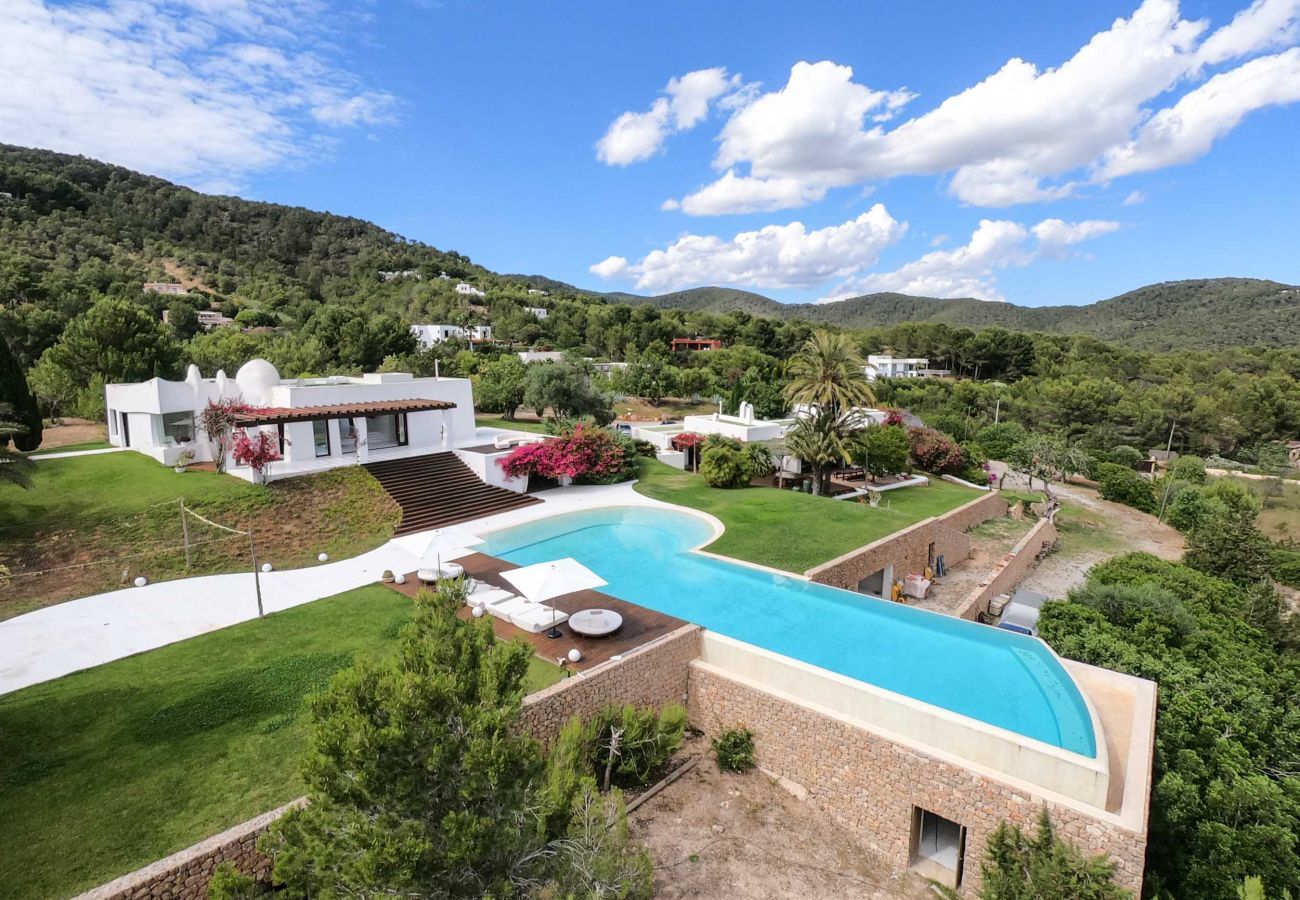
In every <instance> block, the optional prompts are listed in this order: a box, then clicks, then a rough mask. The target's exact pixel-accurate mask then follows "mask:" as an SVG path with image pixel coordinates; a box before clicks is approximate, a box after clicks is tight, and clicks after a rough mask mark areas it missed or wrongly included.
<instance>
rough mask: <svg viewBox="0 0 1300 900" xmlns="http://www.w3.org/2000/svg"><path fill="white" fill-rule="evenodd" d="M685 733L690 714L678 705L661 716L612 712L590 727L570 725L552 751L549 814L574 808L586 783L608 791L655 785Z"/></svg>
mask: <svg viewBox="0 0 1300 900" xmlns="http://www.w3.org/2000/svg"><path fill="white" fill-rule="evenodd" d="M685 733H686V710H685V709H683V708H682V707H680V706H678V705H676V704H669V705H668V706H665V707H664V708H663V709H662V710H661V711H659V712H656V711H655V710H653V709H637V708H636V707H634V706H632V705H631V704H629V705H627V706H623V707H618V706H609V707H606V708H605V709H603V710H601V711H600V712H599V713H597V714H596V715H595V717H594V718H592V719H591V720H589V721H587V722H585V723H584V722H582V721H581V720H579V719H578V718H577V717H574V718H572V719H570V720H569V721H568V722H567V723H566V724H565V726H564V728H563V729H562V730H561V731H560V736H559V738H558V739H557V740H556V743H555V747H554V748H553V749H552V751H551V760H552V761H551V765H550V767H549V771H548V776H547V787H546V796H547V803H546V806H547V809H548V810H552V809H557V808H561V807H563V806H565V804H566V802H571V801H572V798H573V797H574V796H576V793H577V790H578V786H579V782H580V779H582V778H593V777H594V778H595V779H596V781H597V782H598V783H599V784H601V785H602V786H603V787H604V788H606V789H608V788H609V787H610V786H617V787H622V788H628V787H644V786H645V785H648V784H650V783H651V782H652V781H653V780H654V779H655V778H657V777H659V775H660V774H662V773H663V771H664V770H665V769H667V768H668V761H669V760H670V759H671V758H672V755H673V754H674V753H676V752H677V750H678V749H679V748H680V747H681V745H682V737H683V735H684V734H685ZM616 736H617V737H616Z"/></svg>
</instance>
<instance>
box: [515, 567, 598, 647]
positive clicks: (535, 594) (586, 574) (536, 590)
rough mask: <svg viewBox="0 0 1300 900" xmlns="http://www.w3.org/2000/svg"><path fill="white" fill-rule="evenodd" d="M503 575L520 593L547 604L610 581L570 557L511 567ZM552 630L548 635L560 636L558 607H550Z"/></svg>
mask: <svg viewBox="0 0 1300 900" xmlns="http://www.w3.org/2000/svg"><path fill="white" fill-rule="evenodd" d="M501 577H502V578H504V579H505V580H506V581H508V582H510V583H511V584H512V585H514V587H515V589H516V590H518V591H519V593H521V594H523V595H524V596H525V597H527V598H528V599H529V600H532V601H534V602H535V603H545V602H546V601H547V600H551V599H553V598H555V597H562V596H564V595H565V594H572V593H575V592H577V591H588V590H592V589H594V588H598V587H604V586H605V585H607V584H609V582H608V581H606V580H605V579H603V578H601V577H600V576H599V575H597V574H596V573H595V572H593V571H591V569H588V568H587V567H586V566H584V565H583V564H582V563H580V562H578V561H577V560H576V559H574V558H573V557H571V556H566V557H564V558H563V559H556V560H552V561H551V562H544V563H536V564H534V565H531V566H524V567H523V568H521V569H509V570H508V571H505V572H502V573H501ZM551 612H552V618H551V630H550V631H548V632H546V636H547V637H551V638H557V637H560V629H558V628H556V627H555V608H554V606H552V607H551Z"/></svg>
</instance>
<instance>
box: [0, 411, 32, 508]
mask: <svg viewBox="0 0 1300 900" xmlns="http://www.w3.org/2000/svg"><path fill="white" fill-rule="evenodd" d="M12 420H13V408H12V407H11V406H9V404H7V403H0V484H10V485H14V486H16V487H20V488H24V489H26V488H30V487H31V486H32V471H33V470H34V469H35V468H36V467H35V466H34V465H33V464H32V461H31V460H30V459H28V458H27V457H25V456H23V455H22V454H21V453H18V452H16V451H14V450H10V449H9V447H8V443H9V440H10V439H13V438H18V437H21V436H22V435H24V434H26V432H27V428H26V426H24V425H21V424H19V423H18V422H15V421H12Z"/></svg>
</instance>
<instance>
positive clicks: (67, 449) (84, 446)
mask: <svg viewBox="0 0 1300 900" xmlns="http://www.w3.org/2000/svg"><path fill="white" fill-rule="evenodd" d="M111 446H113V445H112V444H110V443H109V442H108V441H82V442H81V443H79V444H64V445H63V446H61V447H44V448H42V449H40V450H33V451H32V452H31V453H29V454H28V455H29V456H44V455H45V454H47V453H72V452H75V451H77V450H107V449H108V448H109V447H111Z"/></svg>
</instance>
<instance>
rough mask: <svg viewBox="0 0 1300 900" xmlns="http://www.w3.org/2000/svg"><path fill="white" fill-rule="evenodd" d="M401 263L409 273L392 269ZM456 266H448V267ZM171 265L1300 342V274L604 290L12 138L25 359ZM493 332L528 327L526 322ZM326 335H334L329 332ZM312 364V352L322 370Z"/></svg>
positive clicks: (308, 313) (7, 239)
mask: <svg viewBox="0 0 1300 900" xmlns="http://www.w3.org/2000/svg"><path fill="white" fill-rule="evenodd" d="M3 195H9V197H7V198H6V197H5V196H3ZM394 272H395V273H409V277H396V278H391V279H389V280H384V279H383V277H382V275H381V273H394ZM444 273H445V274H446V275H448V279H438V276H439V275H440V274H444ZM461 279H465V280H468V281H471V282H472V283H474V284H475V285H476V286H477V287H478V288H479V289H480V290H483V291H484V292H485V294H486V300H485V301H483V303H484V304H486V306H490V307H491V312H490V314H489V313H488V312H487V311H486V307H484V308H482V309H479V310H475V309H473V304H472V303H471V302H470V301H468V300H467V299H466V298H465V297H464V296H457V295H454V294H453V293H452V285H453V284H454V283H455V282H456V281H458V280H461ZM175 280H181V281H182V282H183V283H185V286H186V287H187V288H190V289H191V290H192V291H193V293H192V294H191V295H190V297H191V302H195V301H197V302H198V303H199V304H200V305H206V304H209V303H210V304H211V305H212V306H213V307H214V308H218V309H221V310H222V311H224V312H226V313H227V314H230V315H234V314H235V313H242V316H243V317H242V318H241V324H245V325H259V324H260V325H267V326H274V327H278V328H281V329H288V330H290V331H293V330H296V329H299V328H302V327H303V326H305V325H307V324H308V323H309V321H310V320H311V319H312V318H313V317H314V316H315V315H316V314H317V313H318V312H319V311H321V310H322V309H323V308H327V307H333V306H338V305H343V306H346V307H347V308H348V309H350V310H354V311H356V312H359V313H364V314H367V315H370V316H379V315H387V316H389V317H391V318H392V319H393V320H394V321H395V322H397V323H400V322H402V321H408V322H410V321H431V320H436V321H449V320H452V319H455V318H457V317H466V316H472V317H483V316H489V317H490V318H491V320H492V322H493V324H494V326H495V325H505V324H506V323H504V322H502V321H501V320H502V316H503V315H515V314H519V315H522V314H523V313H522V304H523V303H524V302H527V301H526V296H527V295H526V292H525V288H526V287H533V288H539V289H541V290H545V291H548V292H549V293H550V294H551V297H550V299H549V300H548V301H547V302H549V303H550V304H552V305H554V304H555V303H557V302H558V301H560V300H562V299H565V298H568V299H572V300H576V301H577V302H578V303H580V304H581V303H591V302H597V303H601V304H609V303H627V304H636V305H645V306H651V307H654V308H657V309H660V310H683V311H687V312H702V313H731V312H737V311H738V312H743V313H747V314H749V315H755V316H769V317H772V318H779V319H785V320H803V321H806V322H811V323H825V324H834V325H840V326H844V327H853V328H867V327H881V326H890V325H895V324H898V323H900V322H932V323H944V324H948V325H952V326H965V327H972V328H980V327H987V326H1000V327H1003V328H1008V329H1012V330H1021V331H1040V332H1052V333H1064V334H1088V335H1092V336H1095V337H1098V338H1102V339H1105V340H1109V341H1115V342H1118V343H1123V344H1126V345H1128V346H1130V347H1134V348H1139V349H1149V350H1161V349H1171V348H1192V347H1196V348H1200V347H1205V348H1210V347H1224V346H1234V345H1267V346H1293V345H1295V344H1297V343H1300V289H1297V288H1295V287H1290V286H1287V285H1281V284H1277V283H1274V282H1268V281H1260V280H1254V279H1239V278H1222V279H1210V280H1204V281H1181V282H1170V283H1165V284H1158V285H1151V286H1148V287H1144V288H1140V289H1138V290H1136V291H1133V292H1131V293H1128V294H1125V295H1123V296H1120V297H1115V298H1113V299H1111V300H1105V301H1102V302H1100V303H1095V304H1091V305H1088V306H1053V307H1041V308H1029V307H1019V306H1015V305H1012V304H1006V303H986V302H982V301H979V300H973V299H956V300H951V299H934V298H926V297H911V296H907V295H903V294H872V295H868V296H863V297H855V298H852V299H849V300H844V301H840V302H836V303H827V304H782V303H778V302H776V301H774V300H771V299H770V298H767V297H764V296H762V295H760V294H756V293H751V292H748V291H741V290H736V289H733V288H724V287H699V288H692V289H690V290H685V291H678V292H676V293H672V294H665V295H661V296H657V297H639V296H636V295H632V294H622V293H609V294H600V293H597V292H592V291H586V290H582V289H579V288H576V287H573V286H571V285H567V284H565V283H563V282H559V281H556V280H554V279H551V278H547V277H545V276H540V275H533V276H523V275H499V274H496V273H494V272H491V271H489V270H487V269H485V268H483V267H482V266H478V265H475V264H474V263H472V262H471V261H470V260H469V259H468V258H466V257H465V256H462V255H461V254H459V253H456V252H454V251H444V250H439V249H437V248H434V247H431V246H428V245H426V244H422V243H419V242H415V241H408V240H406V239H404V238H402V237H401V236H399V235H395V234H393V233H391V232H388V231H385V230H384V229H382V228H380V227H378V226H376V225H374V224H372V223H369V222H365V221H363V220H360V219H355V218H349V217H344V216H336V215H332V214H330V213H324V212H313V211H311V210H306V209H300V208H294V207H286V206H279V205H275V204H268V203H257V202H251V201H246V200H241V199H239V198H235V197H213V196H207V195H204V194H199V193H197V192H195V191H191V190H189V189H187V188H183V187H178V186H176V185H173V184H170V183H169V182H166V181H164V180H162V179H160V178H153V177H150V176H146V175H141V174H139V173H136V172H132V171H130V170H128V169H123V168H120V167H117V166H110V165H106V164H103V163H99V162H96V161H93V160H89V159H85V158H83V157H75V156H67V155H63V154H57V153H52V152H48V151H41V150H28V149H23V148H18V147H9V146H4V145H0V332H3V333H4V335H5V337H6V338H7V339H8V340H9V342H10V343H11V344H12V345H14V346H15V348H16V350H17V352H18V354H19V356H20V361H21V363H22V364H23V366H24V367H28V366H30V365H32V364H33V362H34V361H35V359H36V357H38V356H39V355H40V353H41V352H43V350H44V349H46V348H47V347H49V346H50V345H52V344H53V343H54V341H55V340H57V338H58V337H59V335H60V334H61V332H62V330H63V328H64V327H65V326H66V324H67V323H68V322H69V321H70V320H71V319H72V318H73V317H75V316H77V315H78V314H80V313H82V312H84V311H85V310H86V309H87V308H88V307H89V306H90V304H91V303H92V302H93V301H94V299H95V298H96V297H100V296H105V295H107V296H118V297H124V298H128V299H132V300H134V301H137V302H143V303H145V304H146V305H150V306H153V307H155V308H156V311H157V312H161V309H162V308H164V307H166V306H167V305H168V304H169V303H171V302H173V301H167V300H166V299H160V298H159V297H158V296H157V295H149V296H147V297H146V296H142V294H141V286H142V285H143V284H144V283H145V282H148V281H175ZM516 298H524V299H516ZM498 300H499V301H502V303H501V305H500V306H499V307H498V304H497V303H495V302H494V301H498ZM182 312H183V311H182ZM520 321H521V322H523V320H520ZM498 330H499V331H500V332H501V333H502V334H510V333H514V334H515V335H516V336H517V337H518V338H519V339H527V330H526V329H525V328H524V326H523V325H522V324H517V327H515V328H514V329H511V328H509V327H508V326H507V327H505V328H499V329H498ZM364 337H365V336H363V338H364ZM542 337H543V338H547V337H549V338H550V339H552V340H554V339H556V338H557V336H556V335H543V336H542ZM321 339H322V340H323V341H325V342H327V343H328V340H329V336H327V335H325V334H322V337H321ZM312 362H313V361H312V360H311V359H304V360H302V361H301V365H302V366H303V367H304V368H306V369H310V368H312Z"/></svg>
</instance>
